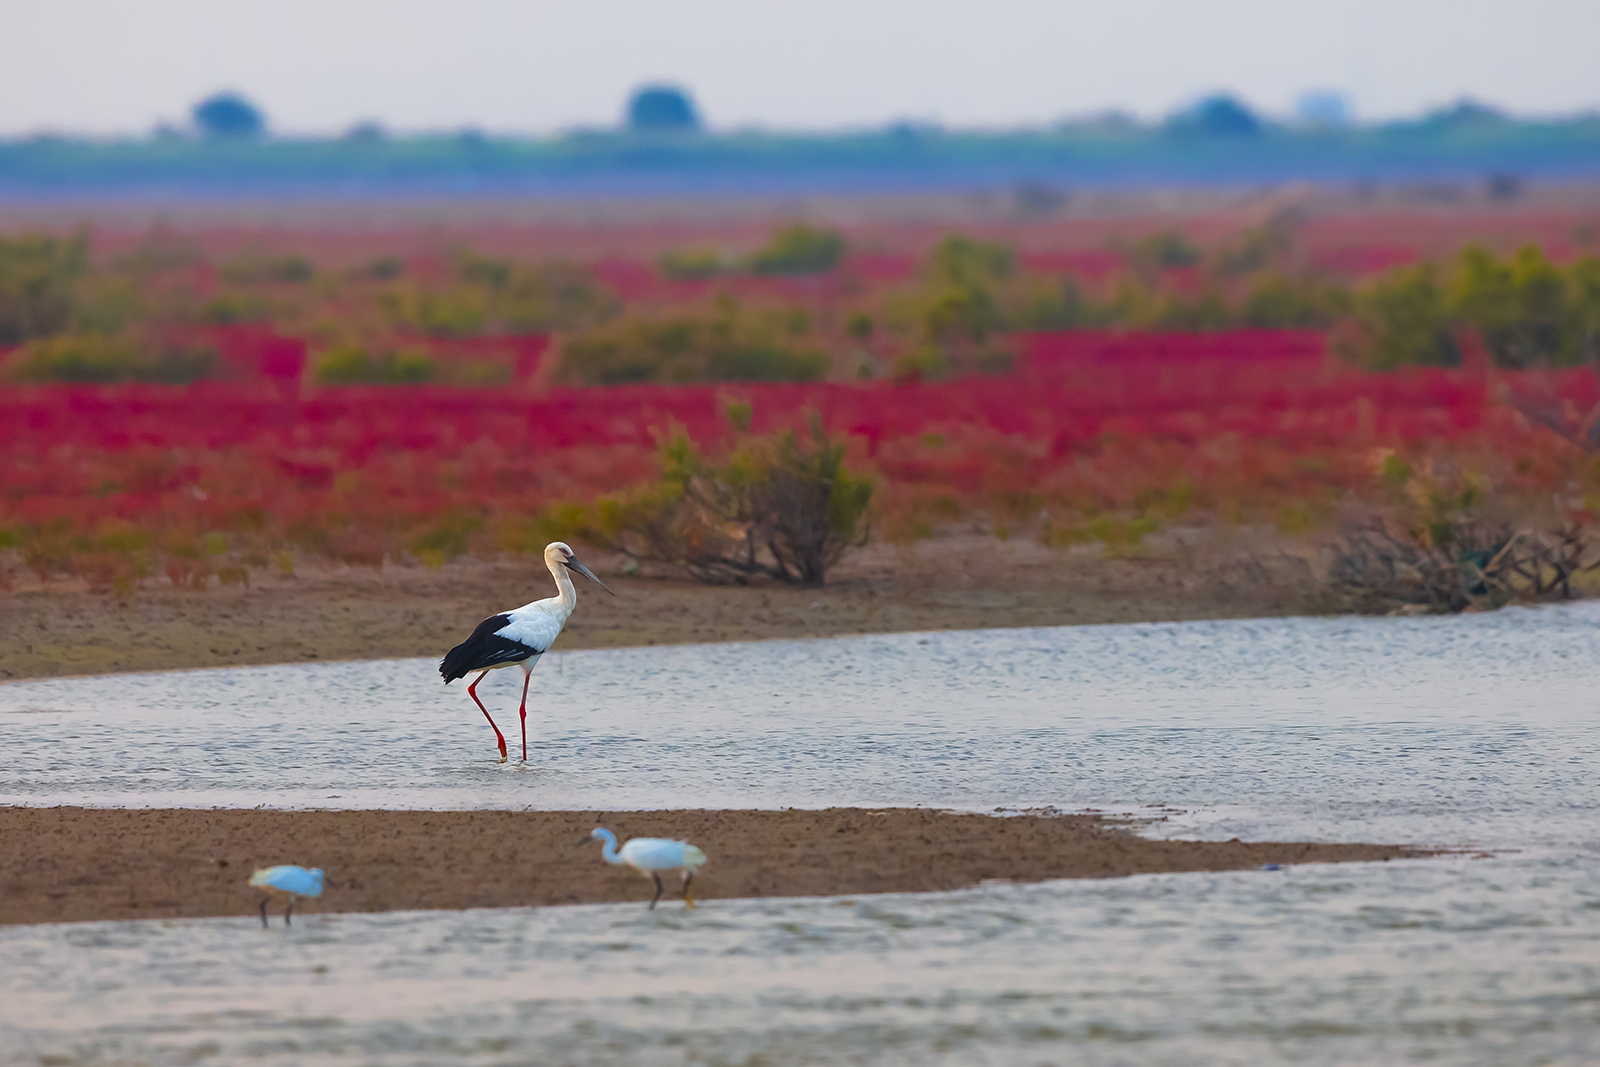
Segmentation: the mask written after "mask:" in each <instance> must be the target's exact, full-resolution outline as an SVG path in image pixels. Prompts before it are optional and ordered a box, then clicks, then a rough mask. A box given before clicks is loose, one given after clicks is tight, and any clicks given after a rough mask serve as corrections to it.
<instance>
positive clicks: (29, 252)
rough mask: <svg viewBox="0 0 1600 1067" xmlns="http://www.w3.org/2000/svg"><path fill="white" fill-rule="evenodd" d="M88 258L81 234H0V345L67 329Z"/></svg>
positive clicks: (86, 246)
mask: <svg viewBox="0 0 1600 1067" xmlns="http://www.w3.org/2000/svg"><path fill="white" fill-rule="evenodd" d="M88 259H89V247H88V241H87V240H86V239H85V238H83V237H82V236H79V237H75V238H73V239H71V240H68V241H63V240H60V239H59V238H56V237H49V236H46V235H42V234H36V235H26V234H25V235H23V236H19V237H0V345H15V344H21V343H22V342H24V341H27V340H29V339H30V338H34V337H44V336H47V335H49V334H52V333H58V332H60V331H61V330H64V329H66V327H67V324H68V323H69V321H71V319H72V311H73V306H74V296H75V287H76V284H77V281H78V279H79V277H80V276H81V275H83V274H84V272H85V271H86V270H87V269H88Z"/></svg>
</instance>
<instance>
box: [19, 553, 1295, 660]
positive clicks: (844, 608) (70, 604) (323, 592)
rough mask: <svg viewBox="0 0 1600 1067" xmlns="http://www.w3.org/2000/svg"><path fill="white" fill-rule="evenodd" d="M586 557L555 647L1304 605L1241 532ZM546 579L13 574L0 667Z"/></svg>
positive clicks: (346, 656)
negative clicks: (640, 569)
mask: <svg viewBox="0 0 1600 1067" xmlns="http://www.w3.org/2000/svg"><path fill="white" fill-rule="evenodd" d="M1263 559H1264V560H1266V561H1267V564H1270V565H1266V564H1263V563H1262V562H1261V561H1262V560H1263ZM591 562H592V563H593V564H594V565H595V567H596V569H597V571H598V572H599V573H600V574H601V576H602V577H604V578H605V579H606V582H607V583H608V584H609V585H611V586H612V588H614V589H615V590H616V591H617V596H616V597H615V598H613V597H608V596H605V595H604V594H601V593H600V592H599V590H597V589H594V588H593V587H592V586H588V587H587V588H585V587H584V586H580V589H579V606H578V611H577V613H576V614H574V615H573V617H572V620H571V622H569V623H568V624H567V628H566V630H565V631H564V632H563V633H562V635H561V641H560V644H559V645H558V646H557V647H559V648H562V649H582V648H618V647H624V646H632V645H654V644H663V645H665V644H682V643H692V642H710V641H752V640H762V639H767V638H803V637H832V636H838V635H843V634H856V633H896V632H906V631H912V630H918V631H920V630H965V629H983V628H986V627H999V626H1064V625H1072V624H1079V623H1110V622H1156V621H1183V620H1191V619H1225V618H1250V617H1267V616H1277V615H1290V614H1304V613H1306V612H1309V611H1315V610H1317V609H1318V607H1319V605H1318V604H1317V603H1315V601H1314V596H1315V593H1314V591H1313V590H1312V588H1311V585H1310V583H1309V580H1308V578H1309V575H1308V572H1306V571H1304V570H1303V569H1297V568H1296V564H1295V561H1294V560H1293V559H1292V557H1289V556H1286V555H1284V554H1283V553H1281V552H1277V551H1276V550H1274V552H1272V553H1267V552H1264V551H1259V550H1258V549H1252V547H1251V546H1249V545H1246V544H1233V545H1222V546H1217V545H1210V546H1208V548H1207V550H1205V551H1200V552H1195V551H1193V550H1191V549H1187V548H1182V547H1180V546H1177V545H1176V544H1175V543H1174V541H1173V539H1171V538H1168V539H1166V541H1165V542H1162V541H1160V540H1157V541H1154V542H1153V543H1152V544H1151V546H1150V549H1149V552H1148V553H1147V554H1146V555H1143V556H1140V557H1137V558H1129V559H1108V558H1105V556H1104V554H1103V551H1102V550H1101V549H1100V548H1099V547H1090V546H1080V547H1077V548H1074V549H1070V550H1061V549H1047V548H1043V547H1041V546H1039V545H1038V544H1035V543H1032V542H1028V541H1021V540H1012V541H1009V542H1002V541H1000V540H998V539H996V538H994V537H992V536H989V535H981V536H979V535H966V536H960V537H945V538H940V539H935V540H932V541H926V542H921V543H919V544H917V545H915V546H912V547H908V548H896V547H894V546H889V545H874V546H872V547H871V548H868V549H866V550H863V551H861V552H859V553H857V554H855V555H854V556H851V557H848V558H847V559H846V561H845V562H844V563H842V564H840V565H839V566H838V567H837V568H835V570H833V571H831V572H830V574H829V580H828V584H827V585H826V586H825V587H823V588H820V589H804V588H797V587H793V586H785V585H782V584H777V583H767V584H762V585H751V586H706V585H699V584H696V583H693V582H687V581H683V580H681V579H675V578H671V577H666V576H659V577H649V576H640V577H627V576H623V575H620V574H618V573H617V567H618V564H619V563H620V561H619V560H616V559H608V558H605V557H603V556H601V555H600V554H598V553H596V554H594V558H592V560H591ZM28 577H29V576H27V575H20V576H18V578H17V581H18V582H19V583H22V582H23V580H24V579H27V578H28ZM552 592H553V587H552V585H551V582H550V576H549V575H548V574H547V573H546V572H545V571H544V569H543V566H542V565H541V564H540V563H539V562H538V561H536V560H522V561H517V560H509V561H494V562H484V561H477V560H470V559H463V560H459V561H456V562H454V563H451V564H448V565H446V566H445V567H443V568H442V569H440V570H436V571H435V570H427V569H425V568H422V567H386V568H384V569H383V570H382V571H372V570H351V569H349V568H343V569H323V568H321V567H319V566H317V565H315V564H310V563H307V564H303V565H302V566H301V567H300V568H299V570H298V572H297V573H296V574H295V575H293V576H286V575H281V574H277V573H269V572H256V573H255V574H254V575H253V576H252V584H251V586H250V588H248V589H244V588H239V587H234V588H230V589H223V588H220V587H219V586H217V585H216V583H215V582H214V581H213V583H212V587H211V588H210V589H207V590H203V591H202V590H192V589H174V588H173V587H171V586H170V585H154V586H146V587H143V588H141V589H139V590H138V591H137V592H136V593H134V594H133V595H132V596H129V597H126V598H122V597H117V596H115V595H112V594H109V593H96V592H89V591H87V590H84V589H82V588H75V587H73V586H71V585H67V584H56V585H52V586H50V587H45V588H38V587H36V585H35V587H31V588H30V587H28V586H26V585H25V584H18V585H17V588H16V589H15V590H14V591H12V592H0V679H19V678H45V677H55V676H62V675H75V674H104V673H111V672H117V671H155V670H176V669H187V668H195V667H237V666H247V665H254V664H270V663H307V662H328V661H337V660H356V659H390V658H402V657H410V656H440V655H443V653H444V651H445V650H446V649H448V648H450V647H451V646H452V645H454V644H456V643H457V642H459V641H461V640H462V639H463V638H465V637H466V636H467V635H468V634H469V633H471V632H472V627H473V626H474V625H476V623H477V622H478V621H479V620H480V619H483V618H487V617H488V616H490V615H493V614H495V613H496V612H499V611H503V610H505V609H506V608H508V607H515V606H516V605H518V604H522V603H526V602H527V601H529V600H535V599H538V598H539V597H543V596H548V595H550V594H551V593H552ZM1324 607H1325V606H1324Z"/></svg>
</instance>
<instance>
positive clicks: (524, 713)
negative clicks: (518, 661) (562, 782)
mask: <svg viewBox="0 0 1600 1067" xmlns="http://www.w3.org/2000/svg"><path fill="white" fill-rule="evenodd" d="M532 677H533V672H532V671H530V670H527V669H526V668H524V669H523V672H522V706H521V707H519V708H517V714H518V715H520V716H521V717H522V762H523V763H527V762H528V680H529V679H531V678H532Z"/></svg>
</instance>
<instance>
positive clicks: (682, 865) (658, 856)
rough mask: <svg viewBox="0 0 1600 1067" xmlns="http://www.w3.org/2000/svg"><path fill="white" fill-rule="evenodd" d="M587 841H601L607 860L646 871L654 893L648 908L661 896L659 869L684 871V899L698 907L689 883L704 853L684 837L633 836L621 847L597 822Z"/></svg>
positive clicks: (585, 839)
mask: <svg viewBox="0 0 1600 1067" xmlns="http://www.w3.org/2000/svg"><path fill="white" fill-rule="evenodd" d="M590 841H604V842H605V843H606V844H605V848H603V849H601V854H602V855H603V856H605V859H606V862H607V863H614V864H616V865H617V866H619V867H632V868H633V869H634V870H636V871H638V872H639V873H640V874H645V875H649V876H650V878H651V880H652V881H654V882H655V884H656V895H655V896H653V897H651V898H650V908H651V910H654V909H655V906H656V901H658V900H660V899H661V892H662V889H663V886H662V885H661V872H662V871H682V872H683V903H684V905H685V906H687V907H690V908H693V907H698V905H697V904H695V902H694V900H693V899H691V898H690V896H689V883H690V882H692V881H694V872H695V871H697V870H699V869H700V866H701V864H703V863H705V861H706V854H705V853H704V852H701V851H700V850H699V849H697V848H695V847H694V846H693V845H691V844H689V842H687V841H671V840H668V839H667V838H665V837H636V838H634V839H633V840H631V841H629V842H628V843H627V844H626V845H623V846H622V848H620V849H619V848H617V835H616V834H614V833H612V832H611V831H610V830H607V829H606V828H605V827H604V826H596V827H595V828H594V829H593V830H592V831H590V833H589V836H588V837H586V838H584V840H583V843H584V844H587V843H588V842H590Z"/></svg>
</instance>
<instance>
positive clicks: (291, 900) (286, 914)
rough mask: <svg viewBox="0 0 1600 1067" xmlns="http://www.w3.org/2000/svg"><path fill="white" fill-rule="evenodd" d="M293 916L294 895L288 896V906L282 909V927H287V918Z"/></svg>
mask: <svg viewBox="0 0 1600 1067" xmlns="http://www.w3.org/2000/svg"><path fill="white" fill-rule="evenodd" d="M292 914H294V894H293V893H290V894H289V906H288V907H287V908H284V909H283V925H285V926H288V925H289V916H290V915H292Z"/></svg>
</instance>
